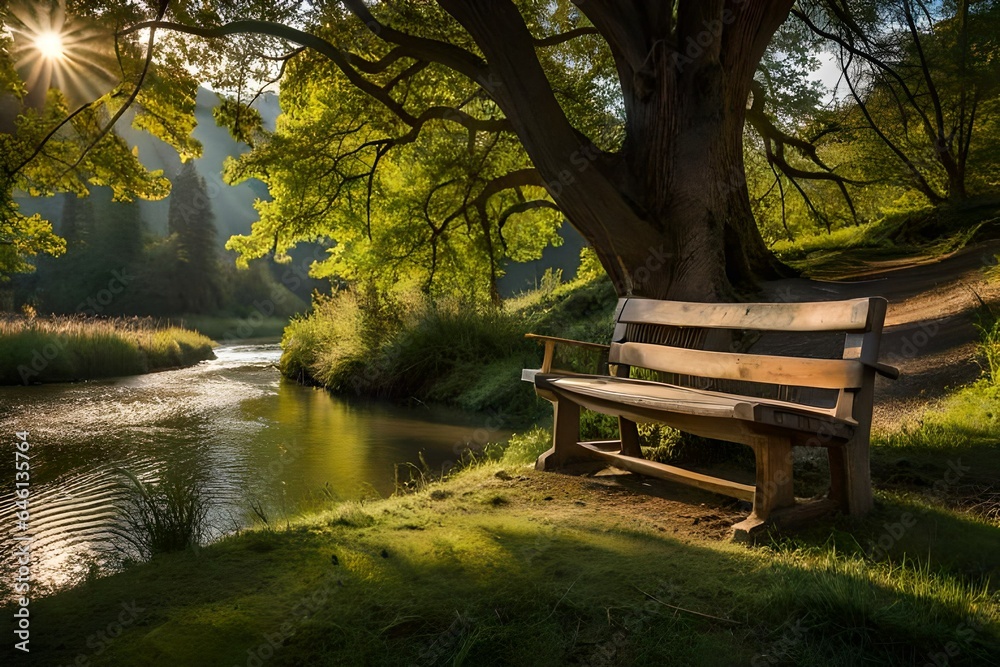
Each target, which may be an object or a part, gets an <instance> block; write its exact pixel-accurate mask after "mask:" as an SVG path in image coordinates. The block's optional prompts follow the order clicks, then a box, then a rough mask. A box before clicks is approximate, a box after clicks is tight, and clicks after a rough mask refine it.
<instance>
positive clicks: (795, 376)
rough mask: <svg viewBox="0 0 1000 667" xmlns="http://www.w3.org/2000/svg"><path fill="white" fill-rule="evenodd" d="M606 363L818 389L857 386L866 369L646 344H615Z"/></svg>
mask: <svg viewBox="0 0 1000 667" xmlns="http://www.w3.org/2000/svg"><path fill="white" fill-rule="evenodd" d="M609 360H610V362H611V363H622V364H627V365H629V366H639V367H641V368H649V369H651V370H654V371H664V372H666V373H680V374H682V375H696V376H699V377H705V378H716V379H720V380H745V381H747V382H764V383H768V384H778V385H795V386H800V387H815V388H818V389H845V388H846V389H855V388H857V387H860V386H861V383H862V382H863V381H864V369H865V367H864V364H862V363H861V362H860V361H857V360H850V359H803V358H800V357H772V356H765V355H756V354H734V353H732V352H708V351H704V350H686V349H683V348H679V347H668V346H666V345H650V344H648V343H615V344H613V345H612V347H611V355H610V357H609Z"/></svg>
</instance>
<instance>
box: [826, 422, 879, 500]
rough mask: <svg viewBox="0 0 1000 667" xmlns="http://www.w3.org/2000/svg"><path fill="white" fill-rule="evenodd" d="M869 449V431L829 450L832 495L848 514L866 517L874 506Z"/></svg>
mask: <svg viewBox="0 0 1000 667" xmlns="http://www.w3.org/2000/svg"><path fill="white" fill-rule="evenodd" d="M869 449H870V444H869V435H868V433H856V434H855V437H854V439H853V440H851V441H850V442H848V443H847V444H846V445H842V446H840V447H829V448H828V449H827V451H828V456H829V459H830V498H831V499H832V500H836V501H837V504H838V506H839V507H840V511H841V512H843V513H844V514H848V515H850V516H862V515H863V514H866V513H867V512H868V511H869V510H870V509H871V508H872V506H873V505H874V500H873V498H872V478H871V466H870V464H869V458H868V456H869Z"/></svg>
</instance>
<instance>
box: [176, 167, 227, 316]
mask: <svg viewBox="0 0 1000 667" xmlns="http://www.w3.org/2000/svg"><path fill="white" fill-rule="evenodd" d="M167 229H168V231H169V233H170V235H171V237H172V238H173V242H174V248H175V258H176V265H175V272H174V276H175V281H174V284H175V288H176V290H177V292H178V302H179V303H180V304H181V308H182V310H183V311H184V312H189V313H206V312H210V311H212V310H215V309H217V308H218V307H219V305H220V301H221V289H220V276H219V259H218V251H217V249H216V242H217V241H216V240H217V236H218V232H217V231H216V228H215V214H214V213H213V212H212V201H211V199H210V198H209V196H208V187H207V186H206V184H205V179H204V178H202V177H201V176H200V175H199V174H198V172H197V171H196V170H195V168H194V164H193V163H192V162H187V163H185V164H184V166H183V167H181V170H180V173H178V174H177V176H176V178H174V183H173V191H172V192H171V194H170V210H169V212H168V216H167Z"/></svg>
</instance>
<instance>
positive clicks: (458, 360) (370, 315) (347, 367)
mask: <svg viewBox="0 0 1000 667" xmlns="http://www.w3.org/2000/svg"><path fill="white" fill-rule="evenodd" d="M531 330H532V329H531V323H530V322H529V321H528V320H526V319H525V318H524V317H522V316H520V315H519V314H516V313H512V312H510V311H507V310H501V309H495V308H491V307H476V306H473V305H468V304H460V303H456V302H445V303H432V302H431V301H430V300H429V299H427V298H425V297H423V296H420V295H412V294H411V295H403V296H387V295H376V294H371V293H369V294H365V293H358V292H353V291H344V292H340V293H337V294H334V295H332V296H329V297H320V298H317V300H316V301H315V303H314V308H313V312H312V313H311V314H310V315H309V316H307V317H300V318H297V319H295V320H293V321H292V323H291V324H290V325H289V327H288V328H287V329H286V330H285V336H284V338H283V340H282V347H283V350H284V352H283V354H282V360H281V367H282V372H283V373H284V374H285V375H286V376H288V377H292V378H295V379H298V380H299V381H313V382H316V383H318V384H321V385H323V386H325V387H328V388H330V389H332V390H334V391H337V392H340V393H347V394H357V395H364V396H377V397H385V398H408V397H415V398H417V399H419V400H421V401H437V402H443V403H451V404H455V405H459V406H461V407H463V408H466V409H469V410H480V411H481V410H498V411H502V412H503V413H504V414H506V415H513V414H517V415H521V416H523V415H524V414H525V413H526V412H531V411H533V410H534V409H535V408H534V398H533V396H532V395H531V392H521V391H518V390H519V389H521V387H520V386H519V384H520V383H519V382H518V379H519V378H520V372H521V368H523V367H524V365H525V364H531V363H533V357H534V352H535V345H534V344H532V343H531V341H528V340H526V339H525V338H524V334H526V333H528V332H529V331H531ZM532 414H533V413H532Z"/></svg>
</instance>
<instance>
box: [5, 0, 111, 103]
mask: <svg viewBox="0 0 1000 667" xmlns="http://www.w3.org/2000/svg"><path fill="white" fill-rule="evenodd" d="M10 17H11V21H10V25H6V26H4V28H5V29H6V30H8V31H9V32H10V33H11V34H12V35H13V36H14V42H15V47H14V54H13V55H14V60H15V66H16V68H17V70H18V72H20V74H21V76H22V77H23V79H24V81H25V83H26V84H27V87H28V98H27V100H26V102H27V103H28V104H29V105H31V106H41V105H42V104H43V103H44V100H45V94H46V92H47V91H48V90H49V89H50V88H58V89H59V90H61V91H62V92H63V94H64V95H65V96H66V98H67V100H69V102H70V103H72V104H78V103H82V102H86V101H88V100H92V99H95V98H97V97H100V96H101V95H103V94H105V93H106V92H108V90H110V89H111V88H112V87H113V86H114V85H115V83H116V80H117V78H116V77H115V76H114V74H113V72H114V71H115V69H116V66H115V58H114V55H113V54H112V53H109V48H108V46H107V45H108V43H109V41H108V35H107V32H106V31H103V30H101V29H99V28H97V27H96V26H94V25H93V24H91V23H89V22H86V21H83V20H81V19H78V18H75V17H72V16H68V15H67V14H66V10H65V3H64V2H63V1H60V2H58V3H38V2H20V3H12V5H11V7H10Z"/></svg>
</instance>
